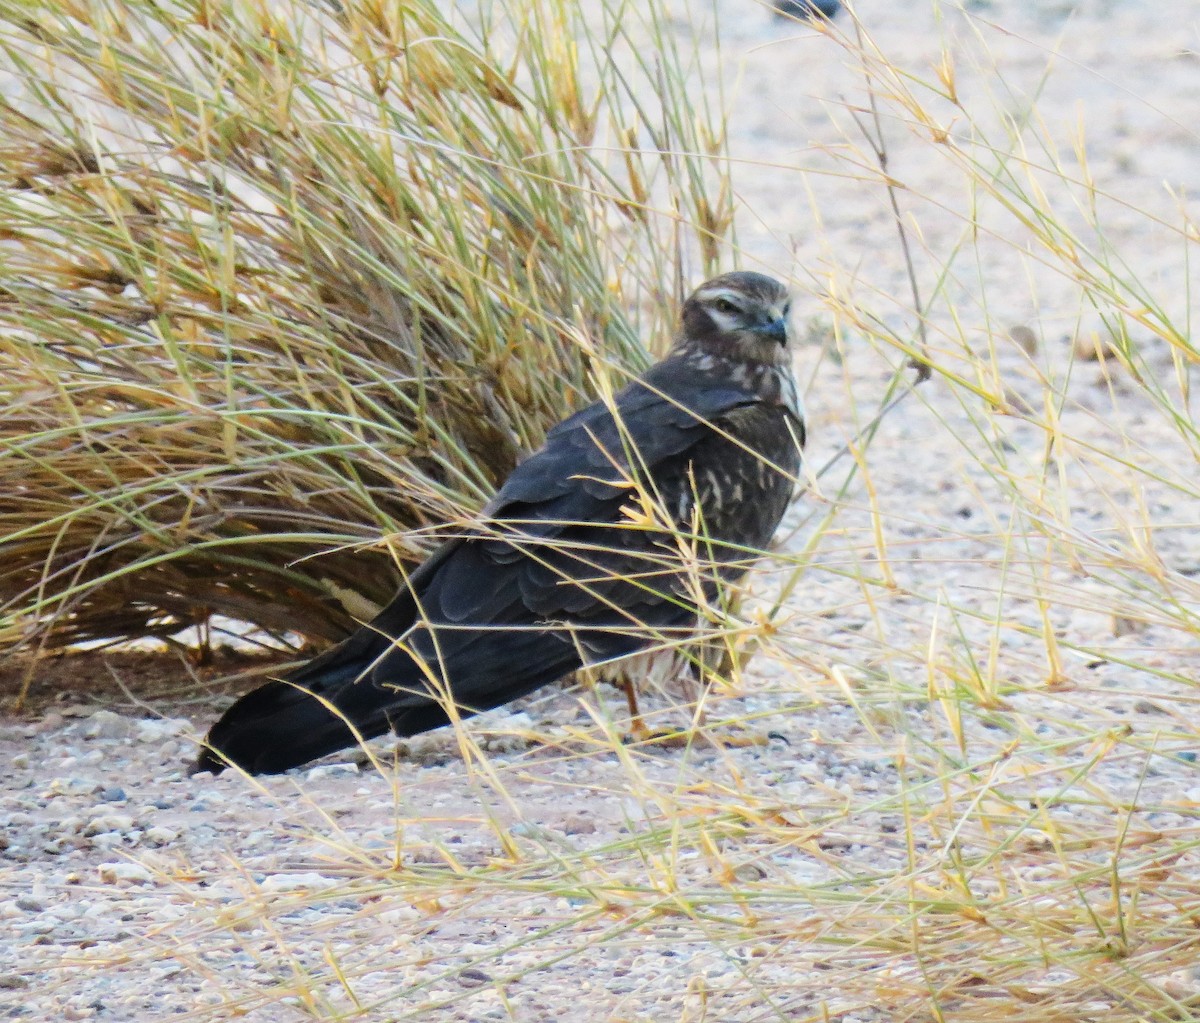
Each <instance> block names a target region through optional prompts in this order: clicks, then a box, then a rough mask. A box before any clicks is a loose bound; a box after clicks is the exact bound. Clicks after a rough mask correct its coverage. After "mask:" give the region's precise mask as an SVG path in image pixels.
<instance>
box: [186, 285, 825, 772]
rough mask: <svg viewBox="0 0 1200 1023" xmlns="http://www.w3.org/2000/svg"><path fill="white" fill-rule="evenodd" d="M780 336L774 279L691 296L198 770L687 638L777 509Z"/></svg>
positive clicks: (783, 298) (224, 735)
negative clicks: (372, 609)
mask: <svg viewBox="0 0 1200 1023" xmlns="http://www.w3.org/2000/svg"><path fill="white" fill-rule="evenodd" d="M789 341H790V331H789V327H788V294H787V291H786V290H785V288H784V287H783V285H782V284H780V283H779V282H778V281H776V280H774V279H773V278H771V277H766V276H764V275H762V274H758V273H750V272H738V273H729V274H725V275H724V276H721V277H716V278H714V279H712V280H710V281H708V282H707V283H705V284H703V285H701V286H700V287H699V288H698V289H697V290H696V291H695V292H694V293H693V294H692V295H691V297H690V298H688V299H687V301H686V302H685V303H684V305H683V311H682V316H681V319H680V326H679V330H678V333H677V336H676V338H675V341H674V344H673V345H672V347H671V350H670V352H669V353H668V354H667V356H666V358H664V359H663V360H662V361H661V362H659V363H657V364H656V365H654V366H652V367H651V368H650V369H649V370H647V371H646V372H645V373H644V374H642V375H641V376H640V377H638V378H636V379H635V380H633V381H632V382H630V383H629V384H628V385H627V386H625V387H624V388H623V389H622V390H620V391H619V392H617V393H616V394H615V395H613V396H612V397H611V399H610V400H609V401H608V402H603V401H601V402H597V403H596V404H594V405H590V406H588V407H587V408H585V409H583V410H582V411H580V412H577V413H575V414H574V415H573V416H571V417H570V418H568V419H566V420H564V421H563V422H561V423H559V424H558V425H557V426H555V427H554V428H553V429H552V430H550V432H549V433H548V434H547V435H546V442H545V444H544V445H543V446H542V448H541V449H540V450H538V451H537V452H535V453H534V454H533V455H531V456H530V457H529V458H528V459H526V460H525V461H524V462H522V463H521V464H520V465H518V466H517V468H516V469H515V470H514V471H513V473H512V475H511V476H509V478H508V480H507V481H506V482H505V483H504V485H503V486H502V487H501V488H500V491H499V493H497V494H496V496H495V498H494V499H493V500H492V501H491V502H490V503H489V504H488V506H487V507H486V508H485V509H484V511H483V513H482V515H481V517H480V520H479V524H478V525H477V526H476V527H474V528H473V529H472V530H470V531H467V532H466V533H465V535H462V536H459V537H457V538H455V539H453V540H450V541H448V542H446V543H445V544H443V546H441V547H440V548H439V549H438V550H436V551H435V552H434V553H433V554H432V555H431V556H430V557H429V559H428V560H427V561H425V562H424V563H423V564H422V565H420V566H419V567H418V568H417V569H415V570H414V571H413V572H412V573H411V575H410V576H409V577H408V579H407V581H406V583H405V585H404V587H403V588H402V589H401V591H400V593H399V594H398V595H397V596H396V598H395V599H394V600H393V601H392V602H391V603H390V604H389V605H388V606H387V607H386V608H384V609H383V611H381V612H380V613H379V615H378V616H377V617H376V618H375V619H374V620H373V621H371V622H370V623H369V624H367V625H365V626H363V627H362V628H360V629H359V630H358V631H357V632H355V633H354V634H353V635H352V636H350V637H349V638H348V639H346V640H344V641H343V642H342V643H340V644H339V645H338V646H335V647H333V648H332V649H331V650H328V651H327V652H325V653H324V654H322V655H320V656H319V657H317V658H315V659H314V660H312V661H310V662H308V663H307V664H305V665H302V666H301V667H299V668H298V669H296V670H294V671H293V672H291V673H290V674H288V675H286V676H284V677H283V678H280V679H277V680H274V681H271V682H268V683H267V684H266V685H264V686H261V687H260V688H258V689H255V690H253V691H252V692H250V693H248V694H247V695H245V696H243V697H242V698H241V699H240V700H238V701H237V702H236V703H235V704H234V705H233V706H232V707H230V708H229V710H227V711H226V712H225V714H224V715H223V716H222V717H221V719H220V720H219V721H218V722H217V723H216V724H215V725H213V727H212V730H211V731H210V732H209V733H208V737H207V739H206V742H205V746H204V748H203V751H202V752H201V754H200V758H199V760H198V761H197V764H196V768H195V769H196V770H197V771H212V772H214V773H216V772H219V771H221V770H223V769H224V768H225V767H226V766H228V765H229V764H234V765H236V766H238V767H240V768H242V769H243V770H245V771H248V772H250V773H252V774H271V773H276V772H279V771H286V770H287V769H288V768H291V767H296V766H298V765H300V764H304V763H306V762H307V761H309V760H313V759H315V758H316V757H320V756H324V755H325V754H328V753H333V752H335V751H337V750H339V749H343V748H345V747H347V746H352V745H355V744H356V743H357V742H358V741H359V740H360V739H370V738H374V737H376V736H379V735H383V734H384V733H385V732H387V731H389V730H390V731H392V732H394V733H395V734H396V735H399V736H409V735H415V734H417V733H418V732H424V731H427V730H429V729H432V728H437V727H439V726H442V725H446V724H448V723H449V722H451V721H452V720H453V719H454V718H455V717H466V716H468V715H471V714H475V713H478V712H480V711H483V710H488V709H490V708H493V707H498V706H500V705H501V704H504V703H507V702H509V701H510V700H514V699H516V698H517V697H519V696H524V695H525V694H526V693H529V692H532V691H533V690H535V689H537V688H538V687H540V686H544V685H546V684H547V683H549V682H553V681H554V680H555V679H558V678H561V677H563V676H564V675H567V674H569V673H570V672H572V671H575V670H576V669H579V668H581V667H591V666H596V665H604V664H608V663H609V662H612V661H616V660H618V659H620V658H625V657H628V656H630V655H632V654H637V653H639V652H642V651H645V650H647V648H650V647H653V646H661V645H663V644H664V643H666V644H670V643H671V642H679V641H682V640H683V639H684V638H685V637H686V636H688V635H690V634H691V633H692V631H693V630H694V629H695V627H696V622H697V616H698V613H699V611H700V609H701V608H702V607H703V605H704V604H705V603H706V602H708V601H711V600H713V599H714V597H715V596H716V593H717V591H718V589H719V588H720V585H721V583H722V582H729V581H732V580H734V579H736V578H737V577H739V576H740V575H742V574H743V573H744V572H745V570H746V569H747V567H748V566H749V565H750V563H751V562H752V561H753V559H754V557H755V555H756V552H760V551H761V550H762V549H763V548H764V547H765V546H766V544H767V543H768V542H769V541H770V539H771V536H772V534H773V533H774V532H775V528H776V527H777V526H778V525H779V521H780V519H781V518H782V517H783V513H784V511H785V509H786V508H787V505H788V502H789V500H790V498H791V495H792V491H793V486H794V481H795V478H796V474H797V472H798V470H799V467H800V449H801V447H802V446H803V443H804V417H803V412H802V410H801V407H800V402H799V399H798V397H797V392H796V383H795V380H794V379H793V376H792V370H791V359H792V353H791V351H790V350H789Z"/></svg>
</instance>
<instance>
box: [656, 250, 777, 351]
mask: <svg viewBox="0 0 1200 1023" xmlns="http://www.w3.org/2000/svg"><path fill="white" fill-rule="evenodd" d="M790 312H791V309H790V302H789V296H788V292H787V289H786V288H785V287H784V286H783V285H782V284H781V283H780V282H779V281H777V280H775V278H774V277H768V276H766V275H765V274H760V273H754V272H753V271H749V270H740V271H737V272H735V273H728V274H722V275H721V276H720V277H714V278H713V279H712V280H711V281H706V282H705V283H704V284H701V285H700V287H698V288H697V289H696V290H695V291H694V292H692V294H691V296H690V297H689V298H688V300H687V301H686V302H684V303H683V315H682V324H681V327H682V331H681V335H680V337H679V339H678V341H677V342H676V346H677V347H679V348H684V349H688V350H692V351H700V352H703V353H705V354H710V355H716V356H721V357H723V358H727V359H736V360H738V361H743V362H750V363H759V364H766V365H772V366H783V365H786V364H788V363H789V362H790V361H791V357H792V353H791V351H790V350H789V344H790V342H791V340H792V329H791V323H790V320H789V314H790Z"/></svg>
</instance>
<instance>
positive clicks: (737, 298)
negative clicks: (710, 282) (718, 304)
mask: <svg viewBox="0 0 1200 1023" xmlns="http://www.w3.org/2000/svg"><path fill="white" fill-rule="evenodd" d="M721 298H723V299H724V300H725V301H726V302H732V303H733V304H734V305H735V306H737V307H738V308H739V309H741V308H742V306H743V305H745V303H746V296H745V295H744V294H742V292H740V291H734V290H733V289H732V288H710V289H708V290H707V291H701V292H700V299H701V301H704V302H712V301H715V300H717V299H721Z"/></svg>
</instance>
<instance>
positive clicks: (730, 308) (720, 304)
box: [713, 298, 741, 316]
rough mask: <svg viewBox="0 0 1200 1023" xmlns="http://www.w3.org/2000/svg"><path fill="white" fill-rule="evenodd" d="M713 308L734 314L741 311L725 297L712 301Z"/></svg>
mask: <svg viewBox="0 0 1200 1023" xmlns="http://www.w3.org/2000/svg"><path fill="white" fill-rule="evenodd" d="M713 308H714V309H715V310H716V311H717V312H719V313H730V314H732V315H734V316H737V315H738V314H740V313H741V310H740V309H739V308H738V307H737V306H736V305H734V304H733V303H732V302H730V301H729V299H727V298H718V299H717V300H716V301H715V302H713Z"/></svg>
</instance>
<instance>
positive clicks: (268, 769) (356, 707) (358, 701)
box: [193, 629, 416, 774]
mask: <svg viewBox="0 0 1200 1023" xmlns="http://www.w3.org/2000/svg"><path fill="white" fill-rule="evenodd" d="M390 646H391V644H390V642H389V641H388V640H387V639H386V638H385V637H384V636H381V635H379V634H378V633H377V632H371V631H368V630H366V629H364V630H360V631H359V632H357V633H355V634H354V635H353V636H351V637H349V638H348V639H346V640H345V641H344V642H342V643H340V644H339V645H338V646H335V647H333V648H332V649H331V650H328V651H326V652H325V653H324V654H322V655H321V656H319V657H317V658H315V659H314V660H312V661H309V662H308V663H307V664H305V665H302V666H301V667H300V668H298V669H296V670H295V671H293V672H291V673H289V674H288V675H287V676H285V678H284V679H277V680H272V681H271V682H268V683H267V684H266V685H263V686H259V687H258V688H257V689H254V690H252V691H251V692H249V693H247V694H246V695H245V696H243V697H242V698H241V699H240V700H238V701H237V702H236V703H235V704H234V705H233V706H232V707H230V708H229V709H228V710H227V711H225V713H224V714H222V715H221V718H220V720H219V721H217V723H216V724H214V725H213V726H212V728H211V729H209V732H208V736H207V738H206V739H205V743H206V745H205V747H204V748H203V749H202V750H201V752H200V756H199V757H198V758H197V760H196V764H195V767H194V768H193V772H196V771H212V772H213V774H219V773H220V772H221V771H223V770H224V769H225V768H226V767H227V766H229V765H230V764H235V765H236V766H238V767H240V768H242V769H243V770H245V771H247V772H249V773H250V774H277V773H278V772H280V771H286V770H288V769H289V768H292V767H297V766H299V765H300V764H304V763H307V762H308V761H309V760H315V759H317V757H323V756H326V755H327V754H329V753H335V752H336V751H337V750H340V749H345V748H346V747H347V746H353V745H355V743H356V742H357V741H358V738H356V736H355V731H357V733H358V736H359V737H361V738H363V739H373V738H375V737H376V736H379V735H383V734H384V733H385V732H386V731H387V730H388V727H389V725H388V716H387V709H386V704H387V703H388V702H390V701H389V699H388V697H389V695H390V691H381V690H380V689H379V688H377V687H376V686H375V685H373V684H372V683H371V680H370V678H369V677H365V676H368V675H369V673H370V670H371V667H372V666H373V665H374V664H375V662H376V661H377V660H378V659H379V658H380V656H382V655H384V654H389V647H390ZM396 653H398V651H393V652H391V653H390V654H389V658H392V657H395V656H396ZM413 667H414V669H415V665H414V666H413ZM413 681H414V682H415V681H416V679H415V678H414V680H413ZM351 723H352V724H353V726H354V728H353V729H351V727H350V725H351Z"/></svg>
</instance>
